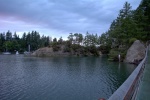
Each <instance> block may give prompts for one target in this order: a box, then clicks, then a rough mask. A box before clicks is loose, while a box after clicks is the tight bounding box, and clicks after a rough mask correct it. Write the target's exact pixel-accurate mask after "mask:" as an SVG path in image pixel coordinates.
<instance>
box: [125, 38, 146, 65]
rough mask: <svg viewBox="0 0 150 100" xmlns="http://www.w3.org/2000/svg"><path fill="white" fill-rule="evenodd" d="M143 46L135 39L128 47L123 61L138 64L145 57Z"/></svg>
mask: <svg viewBox="0 0 150 100" xmlns="http://www.w3.org/2000/svg"><path fill="white" fill-rule="evenodd" d="M145 50H146V48H145V46H144V44H143V43H141V42H140V41H139V40H136V41H135V42H134V43H133V44H132V45H131V47H130V48H129V49H128V51H127V54H126V57H125V60H124V61H125V62H128V63H133V64H139V63H140V61H141V60H142V59H143V58H144V57H145Z"/></svg>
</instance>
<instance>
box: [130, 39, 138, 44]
mask: <svg viewBox="0 0 150 100" xmlns="http://www.w3.org/2000/svg"><path fill="white" fill-rule="evenodd" d="M136 40H137V39H136V38H130V39H129V44H133V42H134V41H136Z"/></svg>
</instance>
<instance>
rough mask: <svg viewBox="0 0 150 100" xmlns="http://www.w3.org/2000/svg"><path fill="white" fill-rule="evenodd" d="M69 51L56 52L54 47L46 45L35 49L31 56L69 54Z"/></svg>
mask: <svg viewBox="0 0 150 100" xmlns="http://www.w3.org/2000/svg"><path fill="white" fill-rule="evenodd" d="M67 55H69V54H68V53H63V52H62V51H61V50H60V51H58V52H54V51H53V48H52V47H44V48H40V49H38V50H36V51H34V52H33V53H32V54H31V56H36V57H44V56H47V57H48V56H67Z"/></svg>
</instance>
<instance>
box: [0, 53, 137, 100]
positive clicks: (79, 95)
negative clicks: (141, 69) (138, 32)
mask: <svg viewBox="0 0 150 100" xmlns="http://www.w3.org/2000/svg"><path fill="white" fill-rule="evenodd" d="M134 68H135V66H133V65H129V64H128V65H127V64H124V63H120V64H119V63H117V62H109V61H107V58H106V57H80V58H79V57H50V58H36V57H24V56H23V55H0V100H98V99H99V98H102V97H103V98H109V97H110V96H111V94H112V93H113V92H114V91H115V90H116V89H117V88H118V87H119V86H120V85H121V84H122V83H123V82H124V81H125V79H126V78H127V77H128V76H129V75H130V74H131V73H132V71H133V70H134Z"/></svg>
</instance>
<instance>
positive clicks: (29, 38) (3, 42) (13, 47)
mask: <svg viewBox="0 0 150 100" xmlns="http://www.w3.org/2000/svg"><path fill="white" fill-rule="evenodd" d="M49 41H50V37H49V36H44V35H43V36H40V34H39V32H37V31H32V32H28V33H26V32H24V33H23V35H22V37H21V38H19V35H17V34H16V32H14V33H12V32H10V31H7V32H6V33H5V32H4V33H0V51H1V52H4V51H9V52H15V51H19V52H24V51H27V50H28V45H30V47H31V51H34V50H36V49H38V48H40V47H45V46H48V45H49Z"/></svg>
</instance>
